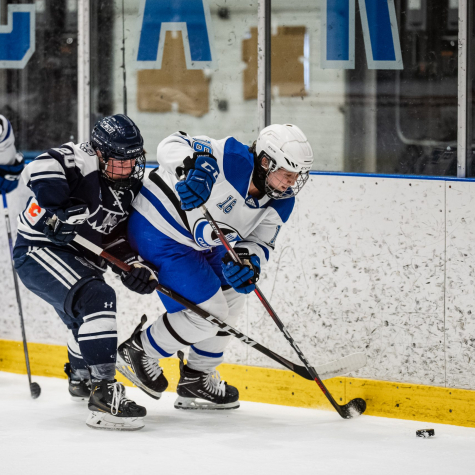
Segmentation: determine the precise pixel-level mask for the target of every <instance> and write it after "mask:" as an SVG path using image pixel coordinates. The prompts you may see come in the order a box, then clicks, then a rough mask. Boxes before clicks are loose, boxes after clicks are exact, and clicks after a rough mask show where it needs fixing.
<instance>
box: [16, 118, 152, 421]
mask: <svg viewBox="0 0 475 475" xmlns="http://www.w3.org/2000/svg"><path fill="white" fill-rule="evenodd" d="M144 169H145V156H144V150H143V139H142V136H141V135H140V131H139V129H138V128H137V126H136V125H135V124H134V122H133V121H132V120H131V119H129V118H128V117H127V116H124V115H114V116H111V117H105V118H103V119H101V120H99V121H98V122H97V123H96V125H95V126H94V129H93V131H92V134H91V140H90V142H86V143H81V144H74V143H72V142H70V143H66V144H64V145H61V147H59V148H52V149H50V150H48V151H47V152H45V153H43V154H42V155H40V156H38V157H37V158H36V159H35V160H34V161H32V162H31V163H30V164H28V165H27V166H26V167H25V170H24V171H23V174H22V177H23V179H24V181H25V183H26V184H27V186H28V187H29V188H31V190H32V191H33V194H34V196H33V197H31V198H30V199H29V200H28V202H27V205H26V207H25V209H24V211H23V212H22V213H20V215H19V217H18V237H17V241H16V244H15V248H14V254H13V255H14V261H15V268H16V270H17V272H18V275H19V277H20V279H21V280H22V282H23V283H24V284H25V286H26V287H27V288H28V289H29V290H31V291H32V292H34V293H35V294H36V295H38V296H39V297H41V298H42V299H43V300H45V301H46V302H48V303H49V304H51V305H52V306H53V307H54V309H55V310H56V312H57V313H58V315H59V316H60V317H61V319H62V320H63V322H64V323H65V324H66V325H67V327H68V328H69V329H70V330H71V337H70V338H69V340H68V354H69V360H70V362H69V364H67V365H66V368H65V369H66V372H67V374H68V377H69V390H70V392H71V394H72V395H74V396H76V397H81V396H82V397H85V398H88V400H89V402H88V407H89V410H90V413H89V416H88V418H87V421H86V423H87V425H88V426H90V427H93V428H104V429H118V430H136V429H140V428H142V427H143V426H144V424H143V417H144V416H145V415H146V410H145V408H144V407H142V406H139V405H137V404H135V403H134V402H133V401H131V400H129V399H127V397H126V395H125V388H124V386H123V385H122V384H121V383H118V382H116V381H115V362H116V356H117V326H116V295H115V292H114V290H113V289H112V288H111V287H110V286H109V285H107V284H106V283H105V281H104V278H103V273H104V272H105V270H106V264H105V263H104V262H102V260H98V259H97V258H95V256H93V255H92V254H89V253H88V251H86V250H85V249H82V248H81V247H80V246H79V245H77V244H76V243H75V242H74V241H73V239H74V237H75V235H76V233H78V234H79V235H81V236H83V237H85V238H86V239H88V240H90V241H92V242H94V243H95V244H96V245H98V246H101V247H103V248H107V249H113V252H114V254H115V255H117V256H118V257H120V258H122V259H123V260H126V261H127V262H128V263H129V264H131V265H132V266H133V269H132V270H131V271H130V272H129V273H122V274H121V279H122V282H123V284H124V285H125V286H126V287H127V288H129V289H130V290H133V291H135V292H138V293H140V294H147V293H152V292H153V290H154V288H155V286H156V280H155V279H156V278H155V274H154V272H153V271H152V270H151V269H150V268H149V267H147V266H146V264H144V262H143V260H142V259H141V257H140V256H139V255H138V254H137V253H135V252H134V251H132V249H131V248H130V246H129V245H128V243H127V241H126V240H125V239H124V238H125V228H126V222H127V219H128V217H129V212H130V211H131V203H132V201H133V200H134V198H135V197H136V196H137V194H138V193H139V191H140V189H141V187H142V181H143V175H144ZM154 282H155V283H154ZM89 375H90V376H91V379H90V382H89Z"/></svg>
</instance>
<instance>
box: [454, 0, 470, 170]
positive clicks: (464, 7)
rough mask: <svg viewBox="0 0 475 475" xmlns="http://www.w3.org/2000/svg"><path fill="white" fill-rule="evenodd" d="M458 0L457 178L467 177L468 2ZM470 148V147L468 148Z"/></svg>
mask: <svg viewBox="0 0 475 475" xmlns="http://www.w3.org/2000/svg"><path fill="white" fill-rule="evenodd" d="M469 1H470V0H459V33H458V35H459V36H458V120H457V122H458V130H457V177H459V178H465V177H466V176H467V156H468V151H469V147H468V144H467V130H468V129H467V117H468V116H467V113H468V106H469V103H468V96H467V93H468V88H467V84H468V54H467V53H468V21H469V18H468V2H469ZM470 148H471V147H470Z"/></svg>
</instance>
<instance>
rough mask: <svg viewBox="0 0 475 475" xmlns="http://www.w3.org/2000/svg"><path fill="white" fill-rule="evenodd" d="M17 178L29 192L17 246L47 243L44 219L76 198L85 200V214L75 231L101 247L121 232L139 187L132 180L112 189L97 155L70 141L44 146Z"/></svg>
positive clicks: (20, 215)
mask: <svg viewBox="0 0 475 475" xmlns="http://www.w3.org/2000/svg"><path fill="white" fill-rule="evenodd" d="M22 178H23V180H24V182H25V183H26V185H27V186H28V187H29V188H31V190H32V191H33V193H34V196H33V197H31V198H30V199H29V200H28V202H27V204H26V207H25V209H24V211H23V212H22V213H20V214H19V216H18V238H17V242H16V246H52V245H53V244H52V242H51V241H50V240H49V239H48V238H47V237H46V236H45V235H44V233H43V229H44V227H45V225H46V221H47V219H48V218H50V217H52V216H54V214H55V212H56V210H58V209H66V208H68V207H70V206H73V205H74V204H77V203H78V201H76V202H75V200H79V201H80V202H83V203H86V204H87V207H88V209H89V213H90V215H89V218H88V219H87V221H85V222H84V223H83V224H81V225H80V226H79V227H78V233H79V234H80V235H81V236H83V237H84V238H86V239H88V240H90V241H92V242H94V243H95V244H96V245H98V246H101V247H106V246H107V245H108V244H110V243H111V242H113V241H115V240H116V239H117V238H118V237H119V236H120V235H121V234H123V235H125V226H126V220H127V218H128V216H129V212H130V211H131V207H130V205H131V203H132V201H133V200H134V198H135V197H136V195H137V193H138V192H139V190H140V188H141V186H142V183H141V182H137V185H136V186H134V187H133V188H132V189H129V190H124V191H116V190H114V189H113V188H112V187H111V186H110V183H109V182H108V181H107V180H105V179H104V178H103V177H102V174H101V171H100V168H99V159H98V157H97V155H96V152H95V151H94V149H93V148H92V147H91V146H90V145H89V143H82V144H74V143H72V142H69V143H67V144H64V145H61V147H59V148H52V149H50V150H48V151H47V152H45V153H43V154H41V155H40V156H38V157H36V158H35V160H33V161H32V162H31V163H29V164H28V165H27V166H26V167H25V169H24V170H23V173H22ZM71 245H72V244H70V246H71ZM73 247H74V246H73ZM78 249H79V250H81V251H82V249H80V248H79V247H78Z"/></svg>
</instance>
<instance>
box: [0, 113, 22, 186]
mask: <svg viewBox="0 0 475 475" xmlns="http://www.w3.org/2000/svg"><path fill="white" fill-rule="evenodd" d="M24 163H25V161H24V160H23V155H22V154H21V153H19V152H17V151H16V148H15V135H14V134H13V129H12V125H11V124H10V122H9V121H8V119H7V118H6V117H4V116H3V115H0V192H1V193H10V191H13V190H14V189H15V188H16V187H17V186H18V180H19V178H20V174H21V172H22V171H23V167H24Z"/></svg>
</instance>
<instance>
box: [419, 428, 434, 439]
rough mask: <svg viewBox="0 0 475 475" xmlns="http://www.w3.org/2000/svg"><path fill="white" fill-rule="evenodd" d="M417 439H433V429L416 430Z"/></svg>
mask: <svg viewBox="0 0 475 475" xmlns="http://www.w3.org/2000/svg"><path fill="white" fill-rule="evenodd" d="M416 435H417V437H423V438H424V439H428V438H429V437H434V435H435V430H434V429H421V430H416Z"/></svg>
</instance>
